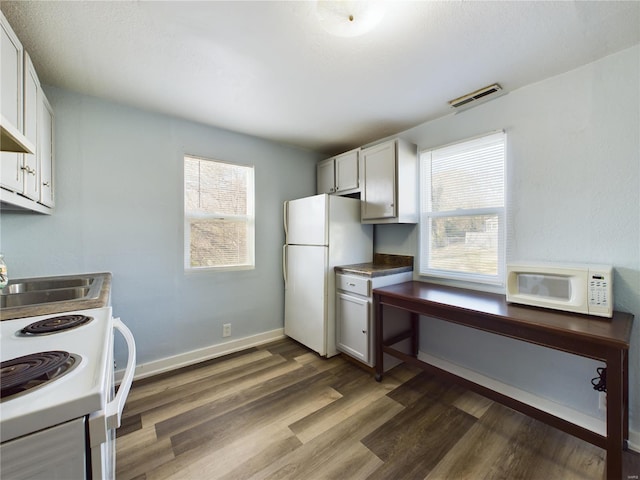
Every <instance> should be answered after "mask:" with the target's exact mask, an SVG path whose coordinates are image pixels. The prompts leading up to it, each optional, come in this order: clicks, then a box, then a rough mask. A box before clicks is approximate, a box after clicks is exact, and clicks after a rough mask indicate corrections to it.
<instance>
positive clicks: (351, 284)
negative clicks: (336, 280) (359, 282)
mask: <svg viewBox="0 0 640 480" xmlns="http://www.w3.org/2000/svg"><path fill="white" fill-rule="evenodd" d="M347 285H349V286H350V287H355V286H356V284H355V283H347Z"/></svg>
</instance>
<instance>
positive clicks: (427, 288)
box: [373, 281, 633, 350]
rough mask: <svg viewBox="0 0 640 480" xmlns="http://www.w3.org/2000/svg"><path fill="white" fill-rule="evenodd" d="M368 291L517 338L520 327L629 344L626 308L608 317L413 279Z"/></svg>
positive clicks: (613, 344) (630, 317) (629, 323)
mask: <svg viewBox="0 0 640 480" xmlns="http://www.w3.org/2000/svg"><path fill="white" fill-rule="evenodd" d="M373 294H374V296H375V295H379V296H381V297H382V298H384V299H385V300H386V302H385V301H383V302H382V303H387V302H390V301H392V300H393V299H395V300H396V301H397V302H400V303H402V302H408V303H410V304H411V309H412V310H414V311H416V310H417V306H419V311H417V313H421V314H423V315H426V316H433V317H435V318H446V319H447V320H448V321H452V322H457V319H456V318H455V315H454V314H457V315H459V317H460V321H459V322H458V323H462V324H464V325H469V326H472V327H475V328H478V329H482V330H487V331H491V332H499V333H505V334H507V335H509V336H514V337H516V338H518V337H520V338H524V334H523V335H520V334H518V333H517V332H518V331H520V330H526V331H537V332H539V333H541V334H547V335H554V336H560V337H570V338H571V339H572V340H578V341H584V342H586V343H589V344H592V345H598V346H601V347H614V348H616V349H624V350H628V349H629V341H630V338H631V327H632V324H633V315H632V314H630V313H624V312H614V314H613V318H605V317H596V316H591V315H581V314H577V313H576V314H574V313H568V312H561V311H555V310H549V309H544V308H536V307H528V306H524V305H515V304H509V303H507V302H506V300H505V296H504V295H500V294H495V293H487V292H479V291H475V290H469V289H463V288H455V287H448V286H444V285H437V284H433V283H427V282H416V281H412V282H405V283H400V284H396V285H391V286H388V287H382V288H376V289H374V291H373ZM397 306H399V307H401V308H402V306H401V305H397ZM407 306H409V305H407ZM443 312H444V315H443ZM452 317H453V318H452ZM484 321H486V322H488V323H487V328H483V322H484ZM489 324H491V325H490V326H489Z"/></svg>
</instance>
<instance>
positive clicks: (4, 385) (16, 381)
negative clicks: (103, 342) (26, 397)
mask: <svg viewBox="0 0 640 480" xmlns="http://www.w3.org/2000/svg"><path fill="white" fill-rule="evenodd" d="M74 363H75V358H74V357H73V356H72V355H71V354H69V352H64V351H61V350H51V351H47V352H39V353H32V354H29V355H24V356H22V357H18V358H13V359H11V360H6V361H4V362H2V363H0V398H5V397H9V396H11V395H15V394H17V393H21V392H24V391H26V390H29V389H32V388H35V387H38V386H41V385H43V384H45V383H47V382H50V381H53V380H55V379H57V378H59V377H60V376H61V375H63V374H64V373H66V372H67V371H69V369H70V368H71V367H72V366H73V364H74Z"/></svg>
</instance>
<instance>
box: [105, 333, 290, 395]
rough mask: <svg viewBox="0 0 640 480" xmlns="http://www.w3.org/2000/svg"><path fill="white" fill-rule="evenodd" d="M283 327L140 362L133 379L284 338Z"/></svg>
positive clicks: (121, 373) (120, 374)
mask: <svg viewBox="0 0 640 480" xmlns="http://www.w3.org/2000/svg"><path fill="white" fill-rule="evenodd" d="M284 336H285V335H284V329H283V328H277V329H275V330H271V331H269V332H264V333H260V334H258V335H252V336H250V337H244V338H239V339H237V340H231V341H229V342H225V343H219V344H217V345H212V346H210V347H205V348H199V349H197V350H191V351H189V352H185V353H181V354H179V355H174V356H172V357H166V358H161V359H159V360H154V361H152V362H148V363H142V364H140V365H137V366H136V370H135V374H134V376H133V379H134V380H140V379H142V378H147V377H151V376H153V375H158V374H160V373H164V372H169V371H171V370H176V369H178V368H182V367H187V366H189V365H193V364H195V363H199V362H204V361H205V360H211V359H212V358H218V357H222V356H223V355H229V354H230V353H235V352H239V351H241V350H246V349H248V348H251V347H257V346H258V345H263V344H265V343H269V342H273V341H275V340H280V339H282V338H284ZM123 374H124V370H118V371H116V373H115V377H116V383H120V380H122V376H123Z"/></svg>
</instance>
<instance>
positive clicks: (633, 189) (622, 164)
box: [376, 46, 640, 442]
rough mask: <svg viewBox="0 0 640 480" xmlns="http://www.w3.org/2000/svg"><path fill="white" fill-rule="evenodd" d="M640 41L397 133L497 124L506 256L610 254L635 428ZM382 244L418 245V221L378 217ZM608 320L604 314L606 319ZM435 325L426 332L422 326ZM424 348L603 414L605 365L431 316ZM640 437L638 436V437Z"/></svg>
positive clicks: (582, 258)
mask: <svg viewBox="0 0 640 480" xmlns="http://www.w3.org/2000/svg"><path fill="white" fill-rule="evenodd" d="M639 64H640V47H637V46H636V47H634V48H632V49H629V50H626V51H623V52H620V53H618V54H616V55H612V56H610V57H607V58H605V59H602V60H600V61H597V62H595V63H592V64H589V65H586V66H584V67H582V68H579V69H577V70H573V71H571V72H568V73H565V74H563V75H560V76H557V77H554V78H551V79H548V80H545V81H542V82H539V83H537V84H534V85H530V86H527V87H525V88H522V89H519V90H517V91H514V92H511V93H509V94H508V95H506V96H503V97H501V98H498V99H495V100H493V101H491V102H488V103H486V104H484V105H480V106H478V107H476V108H473V109H471V110H468V111H466V112H462V113H460V114H457V115H449V116H447V117H444V118H441V119H438V120H435V121H432V122H428V123H425V124H422V125H419V126H417V127H415V128H413V129H410V130H408V131H406V132H404V133H403V134H402V136H403V137H405V138H407V139H409V140H411V141H413V142H414V143H416V144H417V145H418V150H425V149H428V148H430V147H436V146H439V145H444V144H447V143H450V142H454V141H457V140H462V139H465V138H469V137H472V136H474V135H478V134H482V133H485V132H489V131H491V130H497V129H505V130H506V132H507V135H508V137H507V142H508V153H507V154H508V179H509V182H508V187H509V192H508V244H509V247H508V251H507V255H508V260H520V259H522V260H546V261H557V262H587V263H604V264H611V265H613V266H614V269H615V276H614V300H615V308H616V309H617V310H622V311H627V312H631V313H633V314H634V315H635V322H636V325H635V327H634V330H633V333H632V345H631V353H630V388H631V393H630V396H631V401H630V403H631V409H630V416H631V428H632V429H633V430H635V432H636V435H637V434H638V433H640V356H639V354H640V327H639V326H638V325H637V324H638V323H639V322H640V88H639V87H638V86H639V85H640V65H639ZM376 251H377V252H386V253H402V254H414V255H417V254H418V252H417V228H415V227H411V226H397V227H396V226H384V227H382V226H378V227H377V229H376ZM603 321H606V320H603ZM427 330H428V334H427V333H426V332H427ZM423 333H424V335H423V336H422V338H421V343H420V348H421V350H423V351H425V352H427V353H431V354H433V355H436V356H439V357H441V358H445V359H447V360H449V361H451V362H453V363H456V364H459V365H462V366H465V367H467V368H470V369H473V370H475V371H479V372H481V373H483V374H485V375H487V376H489V377H492V378H495V379H498V380H501V381H503V382H505V383H507V384H509V385H514V386H517V387H519V388H522V389H524V390H526V391H529V392H533V393H537V394H541V395H542V396H544V397H546V398H549V399H551V400H554V401H556V402H559V403H562V404H565V405H568V406H572V407H574V408H576V409H578V410H580V411H582V412H583V413H587V414H589V415H591V416H594V417H602V413H601V412H599V411H598V395H597V392H595V391H594V390H593V389H592V387H591V384H590V380H591V378H593V377H595V376H596V372H595V368H596V367H597V366H599V365H600V364H599V363H598V362H595V361H590V360H586V359H581V358H579V357H575V356H572V355H568V354H563V353H560V352H555V351H552V350H548V349H543V348H541V347H535V346H531V345H526V344H523V343H521V342H517V341H513V340H509V339H506V338H501V337H496V336H494V335H489V334H485V333H481V332H474V331H470V330H469V329H464V328H461V327H457V326H455V325H451V324H446V323H443V322H439V321H434V320H430V321H429V322H425V323H424V327H423ZM637 441H638V438H637V437H636V442H637Z"/></svg>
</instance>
